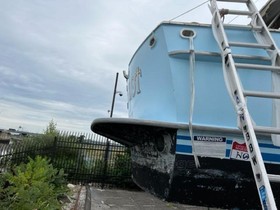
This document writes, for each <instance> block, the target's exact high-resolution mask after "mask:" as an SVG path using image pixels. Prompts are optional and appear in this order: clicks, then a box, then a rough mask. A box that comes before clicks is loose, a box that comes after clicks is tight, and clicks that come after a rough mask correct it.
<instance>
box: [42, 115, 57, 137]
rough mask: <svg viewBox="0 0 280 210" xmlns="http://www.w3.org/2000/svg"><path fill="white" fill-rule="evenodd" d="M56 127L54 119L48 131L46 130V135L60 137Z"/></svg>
mask: <svg viewBox="0 0 280 210" xmlns="http://www.w3.org/2000/svg"><path fill="white" fill-rule="evenodd" d="M56 126H57V124H56V123H55V122H54V120H53V119H52V120H51V121H50V122H49V125H48V126H47V129H46V130H44V134H45V135H47V136H51V137H54V136H58V134H59V131H58V130H57V129H56Z"/></svg>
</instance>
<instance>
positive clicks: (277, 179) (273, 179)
mask: <svg viewBox="0 0 280 210" xmlns="http://www.w3.org/2000/svg"><path fill="white" fill-rule="evenodd" d="M267 176H268V179H269V181H271V182H280V175H276V174H267Z"/></svg>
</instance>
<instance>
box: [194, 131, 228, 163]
mask: <svg viewBox="0 0 280 210" xmlns="http://www.w3.org/2000/svg"><path fill="white" fill-rule="evenodd" d="M194 148H195V153H196V154H197V155H201V156H208V157H219V158H223V157H224V156H225V151H226V137H221V136H194Z"/></svg>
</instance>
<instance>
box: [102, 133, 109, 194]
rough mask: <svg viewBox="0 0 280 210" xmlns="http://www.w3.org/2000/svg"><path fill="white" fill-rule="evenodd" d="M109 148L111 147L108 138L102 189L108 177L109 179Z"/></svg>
mask: <svg viewBox="0 0 280 210" xmlns="http://www.w3.org/2000/svg"><path fill="white" fill-rule="evenodd" d="M109 148H110V142H109V140H108V138H107V142H106V149H105V154H104V168H103V175H102V183H101V189H103V188H104V185H105V182H106V179H107V168H108V159H109Z"/></svg>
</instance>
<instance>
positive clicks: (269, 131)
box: [254, 126, 280, 134]
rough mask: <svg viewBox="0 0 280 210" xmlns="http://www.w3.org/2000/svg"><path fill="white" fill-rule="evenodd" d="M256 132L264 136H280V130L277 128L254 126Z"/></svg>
mask: <svg viewBox="0 0 280 210" xmlns="http://www.w3.org/2000/svg"><path fill="white" fill-rule="evenodd" d="M254 130H255V131H256V132H257V133H262V134H280V128H276V127H265V126H254Z"/></svg>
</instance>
